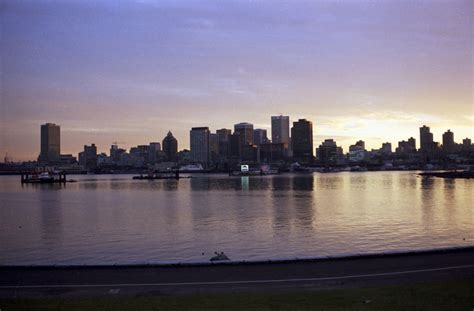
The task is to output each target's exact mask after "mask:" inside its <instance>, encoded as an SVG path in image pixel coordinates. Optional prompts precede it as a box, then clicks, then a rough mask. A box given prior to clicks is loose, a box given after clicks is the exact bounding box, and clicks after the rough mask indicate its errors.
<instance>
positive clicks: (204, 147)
mask: <svg viewBox="0 0 474 311" xmlns="http://www.w3.org/2000/svg"><path fill="white" fill-rule="evenodd" d="M209 134H210V132H209V128H208V127H207V126H206V127H193V128H191V131H190V132H189V137H190V146H191V159H192V160H193V161H194V162H198V163H201V164H203V165H205V166H207V164H208V162H209Z"/></svg>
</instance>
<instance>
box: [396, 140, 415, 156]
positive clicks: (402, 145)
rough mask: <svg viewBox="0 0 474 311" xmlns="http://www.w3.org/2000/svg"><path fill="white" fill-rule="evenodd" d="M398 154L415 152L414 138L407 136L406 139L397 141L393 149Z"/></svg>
mask: <svg viewBox="0 0 474 311" xmlns="http://www.w3.org/2000/svg"><path fill="white" fill-rule="evenodd" d="M395 152H396V153H398V154H411V153H416V140H415V139H414V138H413V137H410V138H408V141H406V140H402V141H399V142H398V147H397V148H396V149H395Z"/></svg>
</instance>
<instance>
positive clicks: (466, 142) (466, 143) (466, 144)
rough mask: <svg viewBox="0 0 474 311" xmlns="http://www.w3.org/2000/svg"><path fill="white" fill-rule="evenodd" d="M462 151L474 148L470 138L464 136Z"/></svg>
mask: <svg viewBox="0 0 474 311" xmlns="http://www.w3.org/2000/svg"><path fill="white" fill-rule="evenodd" d="M461 149H462V151H471V150H472V149H473V148H472V142H471V140H470V139H469V138H464V139H463V140H462V147H461Z"/></svg>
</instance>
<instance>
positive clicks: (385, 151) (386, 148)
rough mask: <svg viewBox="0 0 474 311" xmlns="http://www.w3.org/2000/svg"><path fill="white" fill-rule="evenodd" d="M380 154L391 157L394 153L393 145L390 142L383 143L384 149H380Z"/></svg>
mask: <svg viewBox="0 0 474 311" xmlns="http://www.w3.org/2000/svg"><path fill="white" fill-rule="evenodd" d="M380 152H381V153H382V154H385V155H389V154H391V153H392V144H391V143H389V142H386V143H383V144H382V148H380Z"/></svg>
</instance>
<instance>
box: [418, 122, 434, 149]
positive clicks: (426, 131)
mask: <svg viewBox="0 0 474 311" xmlns="http://www.w3.org/2000/svg"><path fill="white" fill-rule="evenodd" d="M420 150H421V152H430V151H433V133H431V132H430V128H429V127H427V126H426V125H423V126H422V127H420Z"/></svg>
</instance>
